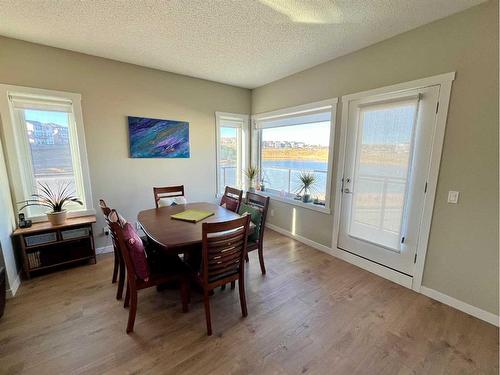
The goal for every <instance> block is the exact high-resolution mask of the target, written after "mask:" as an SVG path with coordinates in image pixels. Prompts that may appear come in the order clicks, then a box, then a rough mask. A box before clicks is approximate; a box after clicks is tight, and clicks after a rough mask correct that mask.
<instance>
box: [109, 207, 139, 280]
mask: <svg viewBox="0 0 500 375" xmlns="http://www.w3.org/2000/svg"><path fill="white" fill-rule="evenodd" d="M111 213H115V214H116V218H117V219H116V221H113V220H111V219H108V225H109V228H110V230H111V236H112V237H113V239H114V241H115V244H116V247H117V250H118V251H119V252H120V255H121V256H122V259H123V261H124V263H125V267H126V269H127V279H128V281H129V283H130V282H135V281H136V278H137V276H136V272H135V267H134V263H133V262H132V258H131V257H130V254H129V252H128V249H127V245H126V244H125V238H124V236H123V226H122V223H120V219H119V216H118V213H117V212H116V210H114V209H112V210H111Z"/></svg>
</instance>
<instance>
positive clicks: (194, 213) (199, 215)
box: [170, 210, 214, 223]
mask: <svg viewBox="0 0 500 375" xmlns="http://www.w3.org/2000/svg"><path fill="white" fill-rule="evenodd" d="M213 214H214V213H213V212H210V211H202V210H186V211H183V212H179V213H178V214H175V215H171V216H170V217H171V218H172V219H174V220H182V221H189V222H190V223H197V222H198V221H201V220H203V219H206V218H207V217H209V216H212V215H213Z"/></svg>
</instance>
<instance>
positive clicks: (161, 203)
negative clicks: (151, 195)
mask: <svg viewBox="0 0 500 375" xmlns="http://www.w3.org/2000/svg"><path fill="white" fill-rule="evenodd" d="M186 203H187V201H186V198H185V197H183V196H182V197H163V198H160V199H159V200H158V207H168V206H176V205H178V204H186Z"/></svg>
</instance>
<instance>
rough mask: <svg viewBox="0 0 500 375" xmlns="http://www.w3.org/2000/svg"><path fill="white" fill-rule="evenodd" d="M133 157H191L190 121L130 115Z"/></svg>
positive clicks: (129, 125) (129, 127) (129, 129)
mask: <svg viewBox="0 0 500 375" xmlns="http://www.w3.org/2000/svg"><path fill="white" fill-rule="evenodd" d="M128 131H129V137H130V157H131V158H189V123H188V122H184V121H175V120H159V119H153V118H146V117H132V116H128Z"/></svg>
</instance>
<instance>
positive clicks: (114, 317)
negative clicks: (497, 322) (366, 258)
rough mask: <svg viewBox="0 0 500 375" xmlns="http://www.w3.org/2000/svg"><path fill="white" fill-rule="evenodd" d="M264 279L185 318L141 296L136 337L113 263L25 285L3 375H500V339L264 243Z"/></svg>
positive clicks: (256, 277) (331, 265) (279, 242)
mask: <svg viewBox="0 0 500 375" xmlns="http://www.w3.org/2000/svg"><path fill="white" fill-rule="evenodd" d="M265 243H266V246H265V260H266V267H267V270H268V274H267V275H266V276H262V275H261V274H260V268H259V263H258V259H257V254H256V253H255V252H254V253H251V255H250V263H249V264H248V265H247V269H248V271H247V280H248V281H247V301H248V317H247V318H245V319H244V318H242V317H241V312H240V306H239V300H238V293H237V288H236V290H234V291H232V290H231V289H230V288H226V290H225V291H219V290H217V291H216V292H215V295H214V296H213V297H212V299H211V305H212V324H213V329H214V336H212V337H207V336H206V331H205V318H204V317H205V316H204V310H203V303H202V302H201V301H202V298H201V295H199V294H196V293H193V296H192V303H191V306H190V312H189V313H187V314H182V313H181V306H180V301H179V294H178V292H177V291H175V290H164V291H161V292H157V291H156V290H155V289H154V288H152V290H146V291H141V292H140V293H139V307H138V312H137V319H136V323H135V332H134V333H133V334H131V335H127V334H125V326H126V321H127V315H128V311H127V310H126V309H124V308H123V305H122V303H121V302H119V301H116V300H115V298H114V295H115V288H116V286H115V285H112V284H111V270H112V257H111V255H105V256H101V257H100V258H99V260H98V264H97V265H89V266H83V267H79V268H73V269H69V270H66V271H62V272H59V273H54V274H50V275H46V276H42V277H38V278H34V279H32V280H30V281H26V282H23V284H22V286H21V288H20V291H19V293H18V295H17V296H16V298H14V299H10V300H8V301H7V308H6V312H5V315H4V317H3V318H2V319H1V320H0V373H1V374H37V375H40V374H126V373H130V374H304V373H306V374H498V360H499V358H498V329H497V328H496V327H494V326H492V325H490V324H487V323H485V322H482V321H480V320H478V319H475V318H472V317H470V316H468V315H466V314H464V313H462V312H460V311H457V310H454V309H452V308H450V307H448V306H445V305H443V304H441V303H439V302H436V301H433V300H431V299H429V298H427V297H425V296H423V295H420V294H417V293H414V292H413V291H411V290H408V289H406V288H403V287H401V286H399V285H396V284H394V283H391V282H389V281H387V280H384V279H382V278H380V277H377V276H375V275H373V274H371V273H369V272H366V271H364V270H361V269H359V268H356V267H354V266H352V265H350V264H348V263H345V262H343V261H341V260H338V259H336V258H333V257H330V256H328V255H326V254H323V253H321V252H318V251H316V250H314V249H311V248H310V247H308V246H306V245H303V244H301V243H299V242H296V241H294V240H291V239H289V238H286V237H284V236H282V235H280V234H277V233H275V232H272V231H268V232H267V233H266V240H265Z"/></svg>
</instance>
